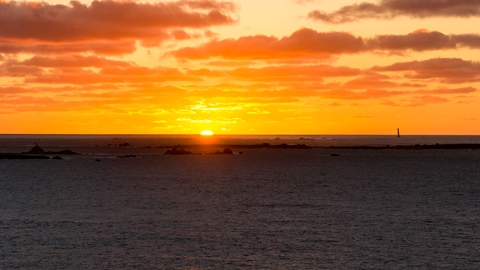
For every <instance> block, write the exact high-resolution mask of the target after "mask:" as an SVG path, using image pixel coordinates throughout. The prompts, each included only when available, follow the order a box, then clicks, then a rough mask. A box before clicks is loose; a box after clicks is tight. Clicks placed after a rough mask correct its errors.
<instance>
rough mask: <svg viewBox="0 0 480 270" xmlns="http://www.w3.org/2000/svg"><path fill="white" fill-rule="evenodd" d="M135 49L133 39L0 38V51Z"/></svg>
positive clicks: (109, 51)
mask: <svg viewBox="0 0 480 270" xmlns="http://www.w3.org/2000/svg"><path fill="white" fill-rule="evenodd" d="M135 50H136V46H135V40H118V41H105V40H98V41H86V42H83V41H82V42H61V43H54V42H32V41H10V40H5V39H0V53H5V54H18V53H34V54H57V55H58V54H70V53H81V52H87V53H95V54H101V55H122V54H129V53H133V52H134V51H135Z"/></svg>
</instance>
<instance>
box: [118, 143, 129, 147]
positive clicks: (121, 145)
mask: <svg viewBox="0 0 480 270" xmlns="http://www.w3.org/2000/svg"><path fill="white" fill-rule="evenodd" d="M118 146H120V147H130V146H131V145H130V144H129V143H121V144H119V145H118Z"/></svg>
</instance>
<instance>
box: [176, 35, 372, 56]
mask: <svg viewBox="0 0 480 270" xmlns="http://www.w3.org/2000/svg"><path fill="white" fill-rule="evenodd" d="M364 45H365V44H364V42H363V40H362V39H361V38H357V37H355V36H353V35H352V34H349V33H345V32H327V33H322V32H317V31H315V30H312V29H308V28H303V29H300V30H298V31H296V32H294V33H293V34H292V35H290V36H287V37H283V38H277V37H273V36H265V35H257V36H247V37H241V38H239V39H224V40H215V41H211V42H208V43H206V44H204V45H202V46H199V47H196V48H195V47H186V48H182V49H179V50H177V51H174V52H173V55H174V56H176V57H177V58H189V59H208V58H212V57H220V58H226V59H272V58H277V59H284V58H295V57H305V56H307V55H312V56H316V57H322V55H323V57H328V56H329V55H331V54H339V53H356V52H360V51H362V50H364Z"/></svg>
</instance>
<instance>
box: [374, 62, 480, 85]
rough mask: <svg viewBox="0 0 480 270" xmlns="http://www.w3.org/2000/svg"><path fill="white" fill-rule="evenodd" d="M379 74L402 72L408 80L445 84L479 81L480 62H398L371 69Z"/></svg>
mask: <svg viewBox="0 0 480 270" xmlns="http://www.w3.org/2000/svg"><path fill="white" fill-rule="evenodd" d="M371 70H373V71H379V72H403V74H404V77H405V78H409V79H422V80H425V79H437V80H439V81H441V82H446V83H465V82H475V81H480V62H474V61H466V60H463V59H460V58H434V59H429V60H424V61H410V62H400V63H395V64H393V65H389V66H383V67H379V66H375V67H373V68H371Z"/></svg>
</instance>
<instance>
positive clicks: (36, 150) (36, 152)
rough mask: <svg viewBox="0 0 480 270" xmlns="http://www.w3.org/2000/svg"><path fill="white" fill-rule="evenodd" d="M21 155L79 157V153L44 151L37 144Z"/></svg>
mask: <svg viewBox="0 0 480 270" xmlns="http://www.w3.org/2000/svg"><path fill="white" fill-rule="evenodd" d="M22 154H29V155H80V154H79V153H76V152H73V151H71V150H69V149H66V150H62V151H57V152H55V151H45V150H43V149H42V148H41V147H40V146H38V144H35V145H34V146H33V148H32V149H30V151H28V152H22Z"/></svg>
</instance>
